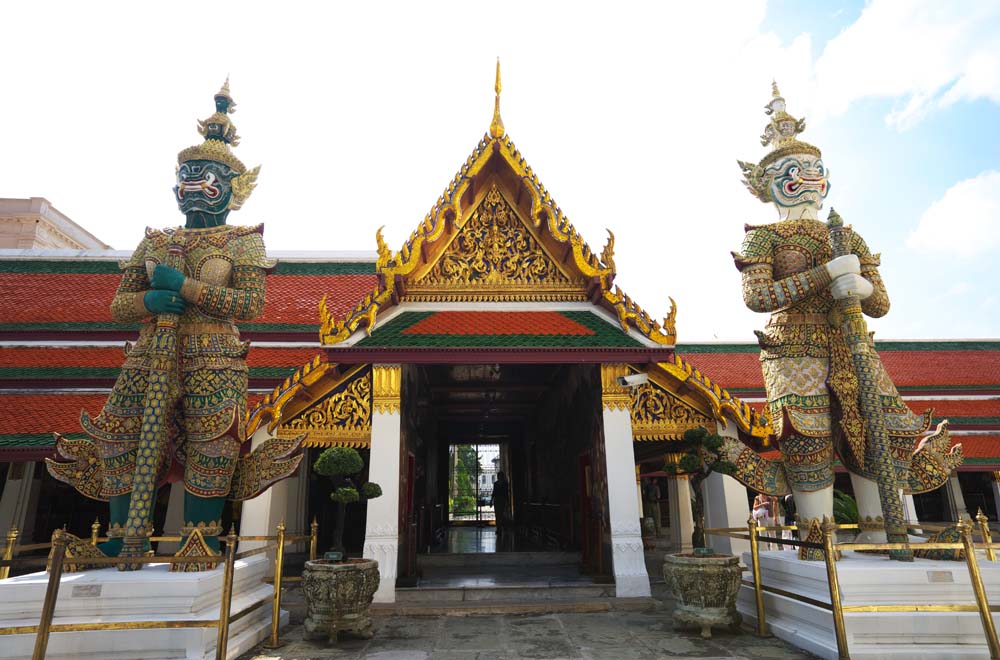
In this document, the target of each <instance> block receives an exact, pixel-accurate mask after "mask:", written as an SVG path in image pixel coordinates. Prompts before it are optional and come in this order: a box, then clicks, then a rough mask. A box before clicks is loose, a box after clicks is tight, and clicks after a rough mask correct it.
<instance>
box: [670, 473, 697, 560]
mask: <svg viewBox="0 0 1000 660" xmlns="http://www.w3.org/2000/svg"><path fill="white" fill-rule="evenodd" d="M668 483H669V486H668V491H667V497H668V498H670V535H671V537H672V540H673V545H674V547H675V548H677V551H678V552H690V551H691V548H692V547H693V546H692V545H691V535H692V534H694V517H693V516H692V515H691V482H690V481H689V480H688V478H687V476H686V475H681V476H678V477H671V478H670V479H669V481H668Z"/></svg>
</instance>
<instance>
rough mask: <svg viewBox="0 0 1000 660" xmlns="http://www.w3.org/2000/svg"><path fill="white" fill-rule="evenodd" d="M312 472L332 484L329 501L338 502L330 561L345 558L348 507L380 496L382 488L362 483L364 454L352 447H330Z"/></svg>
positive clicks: (370, 482)
mask: <svg viewBox="0 0 1000 660" xmlns="http://www.w3.org/2000/svg"><path fill="white" fill-rule="evenodd" d="M313 469H314V470H316V473H317V474H321V475H323V476H324V477H329V478H330V479H331V480H332V481H333V491H332V492H331V493H330V499H331V500H333V501H334V502H336V503H337V524H336V526H335V527H334V530H333V547H332V548H331V552H329V553H327V557H326V558H327V559H334V560H337V559H342V558H343V557H344V555H345V552H344V528H345V527H346V524H347V505H348V504H353V503H355V502H360V501H362V500H365V501H367V500H373V499H375V498H376V497H381V495H382V487H381V486H379V485H378V484H377V483H375V482H372V481H367V482H363V483H362V482H360V481H359V479H358V475H359V474H361V472H362V471H364V469H365V462H364V461H363V460H362V459H361V454H359V453H358V451H357V450H356V449H352V448H351V447H330V448H329V449H327V450H325V451H324V452H323V453H322V454H320V455H319V458H317V459H316V463H314V464H313Z"/></svg>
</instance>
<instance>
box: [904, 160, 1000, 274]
mask: <svg viewBox="0 0 1000 660" xmlns="http://www.w3.org/2000/svg"><path fill="white" fill-rule="evenodd" d="M906 246H907V247H909V248H912V249H913V250H916V251H918V252H921V253H923V254H944V255H954V256H962V257H975V256H978V255H981V254H984V253H988V252H990V251H992V250H995V249H997V248H998V247H1000V172H997V171H992V170H991V171H988V172H983V173H982V174H980V175H979V176H976V177H973V178H971V179H966V180H964V181H959V182H958V183H956V184H955V185H953V186H952V187H951V188H949V189H948V190H946V191H945V193H944V196H942V197H941V199H939V200H937V201H936V202H934V203H933V204H931V205H930V206H929V207H928V208H927V210H926V211H924V213H923V215H921V216H920V222H919V224H918V225H917V228H916V230H915V231H914V232H913V233H912V234H910V236H909V238H907V240H906Z"/></svg>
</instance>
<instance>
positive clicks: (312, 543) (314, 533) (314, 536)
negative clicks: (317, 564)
mask: <svg viewBox="0 0 1000 660" xmlns="http://www.w3.org/2000/svg"><path fill="white" fill-rule="evenodd" d="M318 540H319V523H318V522H317V521H316V516H313V521H312V524H311V525H309V561H316V544H317V541H318Z"/></svg>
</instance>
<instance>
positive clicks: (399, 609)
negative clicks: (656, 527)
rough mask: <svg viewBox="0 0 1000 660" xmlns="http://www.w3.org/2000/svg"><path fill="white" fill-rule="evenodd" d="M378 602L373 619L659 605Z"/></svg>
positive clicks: (622, 601) (648, 601)
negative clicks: (377, 617) (380, 617)
mask: <svg viewBox="0 0 1000 660" xmlns="http://www.w3.org/2000/svg"><path fill="white" fill-rule="evenodd" d="M399 591H400V590H399V589H397V590H396V595H397V602H395V603H374V604H373V605H372V607H371V614H372V616H474V615H477V614H562V613H567V612H574V613H591V612H610V611H612V610H628V611H643V612H646V611H652V610H654V609H656V608H657V606H658V603H657V601H656V600H655V599H653V598H597V599H587V600H536V601H510V602H502V601H456V602H450V603H426V602H405V601H403V602H400V601H399V600H398V596H399Z"/></svg>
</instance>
